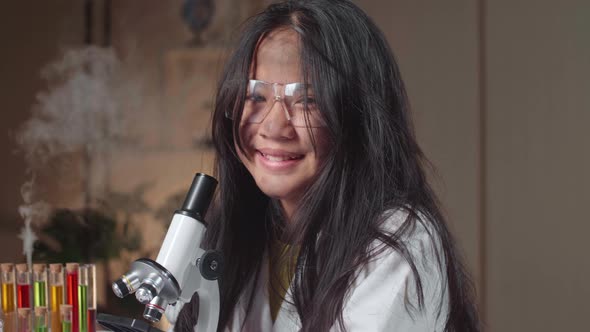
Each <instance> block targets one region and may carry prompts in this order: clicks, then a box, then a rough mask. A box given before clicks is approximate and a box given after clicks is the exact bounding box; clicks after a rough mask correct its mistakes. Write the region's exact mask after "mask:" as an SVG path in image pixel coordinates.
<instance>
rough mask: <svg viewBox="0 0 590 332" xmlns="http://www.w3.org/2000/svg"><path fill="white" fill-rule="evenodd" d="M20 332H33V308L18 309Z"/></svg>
mask: <svg viewBox="0 0 590 332" xmlns="http://www.w3.org/2000/svg"><path fill="white" fill-rule="evenodd" d="M17 312H18V332H32V331H33V329H32V325H33V324H31V323H32V317H31V308H18V309H17Z"/></svg>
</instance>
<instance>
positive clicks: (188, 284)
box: [98, 173, 223, 332]
mask: <svg viewBox="0 0 590 332" xmlns="http://www.w3.org/2000/svg"><path fill="white" fill-rule="evenodd" d="M216 186H217V180H215V179H214V178H213V177H211V176H209V175H206V174H203V173H198V174H196V175H195V177H194V180H193V182H192V185H191V187H190V189H189V191H188V193H187V195H186V199H185V200H184V203H183V204H182V208H181V209H180V210H176V211H175V212H174V215H173V217H172V222H171V224H170V227H169V228H168V232H167V233H166V237H165V239H164V242H163V243H162V247H161V248H160V252H159V253H158V256H157V258H156V260H155V261H154V260H151V259H148V258H140V259H138V260H136V261H135V262H133V263H132V264H131V268H130V269H129V272H127V273H125V274H124V275H123V276H122V277H121V278H119V279H117V280H116V281H115V282H114V283H113V291H114V292H115V294H116V295H117V296H118V297H120V298H123V297H125V296H127V295H129V294H133V293H134V294H135V298H136V299H137V301H139V302H140V303H142V304H145V310H144V312H143V317H144V318H145V319H147V320H148V321H150V322H158V321H159V320H160V319H161V318H162V314H165V315H166V317H167V318H168V320H169V321H170V323H171V324H174V323H175V322H176V318H177V316H178V313H179V312H180V309H182V306H183V305H184V304H185V303H188V302H190V300H191V298H192V296H193V294H195V292H196V293H197V294H198V297H199V316H198V320H197V325H195V326H194V331H195V332H214V331H216V330H217V324H218V320H219V309H220V304H219V284H218V281H217V280H218V278H219V277H220V275H221V272H222V269H223V258H222V256H221V254H220V253H219V252H218V251H214V250H204V249H202V248H201V242H202V240H203V238H204V234H205V231H206V228H207V224H206V223H205V220H204V217H205V213H206V212H207V208H208V207H209V204H210V202H211V200H212V197H213V193H214V192H215V188H216ZM98 321H99V323H101V324H102V325H104V326H106V327H109V328H111V329H113V331H155V329H154V328H153V327H151V326H150V325H149V324H147V323H146V322H138V321H136V320H134V319H133V320H132V319H125V318H121V317H115V316H111V315H104V314H101V315H99V317H98Z"/></svg>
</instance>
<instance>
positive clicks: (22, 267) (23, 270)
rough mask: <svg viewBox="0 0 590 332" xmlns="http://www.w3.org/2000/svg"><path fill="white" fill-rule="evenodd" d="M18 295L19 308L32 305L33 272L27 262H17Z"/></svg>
mask: <svg viewBox="0 0 590 332" xmlns="http://www.w3.org/2000/svg"><path fill="white" fill-rule="evenodd" d="M16 296H17V303H16V305H17V307H18V308H30V307H31V272H29V267H28V266H27V264H16Z"/></svg>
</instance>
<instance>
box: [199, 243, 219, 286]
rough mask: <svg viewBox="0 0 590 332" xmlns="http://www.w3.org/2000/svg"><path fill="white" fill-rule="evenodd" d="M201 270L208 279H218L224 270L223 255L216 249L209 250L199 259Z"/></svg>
mask: <svg viewBox="0 0 590 332" xmlns="http://www.w3.org/2000/svg"><path fill="white" fill-rule="evenodd" d="M198 265H199V271H200V272H201V275H202V276H203V278H205V279H207V280H217V279H218V278H219V276H221V273H222V271H223V256H221V253H220V252H219V251H216V250H208V251H206V252H205V253H204V254H203V256H201V258H200V259H199V260H198Z"/></svg>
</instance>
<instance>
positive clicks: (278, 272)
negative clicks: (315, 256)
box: [268, 239, 299, 322]
mask: <svg viewBox="0 0 590 332" xmlns="http://www.w3.org/2000/svg"><path fill="white" fill-rule="evenodd" d="M298 255H299V247H298V246H292V245H290V244H287V243H283V242H281V241H279V240H274V239H273V240H272V241H271V244H270V250H269V261H268V269H269V271H268V272H269V273H268V275H269V283H268V300H269V304H270V314H271V316H272V320H273V322H274V321H275V319H276V318H277V314H278V312H279V310H280V309H281V304H282V303H283V300H284V299H285V294H287V290H288V289H289V286H290V285H291V280H293V275H294V274H295V265H296V264H297V256H298Z"/></svg>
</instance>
